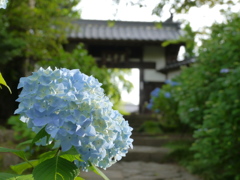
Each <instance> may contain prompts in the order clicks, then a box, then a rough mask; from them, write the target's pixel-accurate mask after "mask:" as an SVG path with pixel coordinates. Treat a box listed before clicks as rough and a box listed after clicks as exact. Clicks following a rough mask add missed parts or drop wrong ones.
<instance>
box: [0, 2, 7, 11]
mask: <svg viewBox="0 0 240 180" xmlns="http://www.w3.org/2000/svg"><path fill="white" fill-rule="evenodd" d="M7 3H8V0H0V9H1V8H3V9H6V7H7Z"/></svg>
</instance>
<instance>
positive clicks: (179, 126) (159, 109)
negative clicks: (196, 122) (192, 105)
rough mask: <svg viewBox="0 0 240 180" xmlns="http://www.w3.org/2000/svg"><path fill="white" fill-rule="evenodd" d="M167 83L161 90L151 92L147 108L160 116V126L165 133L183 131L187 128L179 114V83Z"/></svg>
mask: <svg viewBox="0 0 240 180" xmlns="http://www.w3.org/2000/svg"><path fill="white" fill-rule="evenodd" d="M166 83H167V84H166V85H164V86H163V87H162V88H161V89H160V88H156V89H155V90H153V91H152V92H151V99H150V103H149V104H148V106H147V108H148V109H150V110H152V111H153V112H155V113H157V114H159V115H160V118H159V121H160V125H161V126H162V129H163V130H164V131H165V132H166V131H173V130H174V131H182V130H183V129H185V127H187V126H186V125H184V124H183V123H182V122H181V121H180V118H179V115H178V114H177V110H178V102H177V101H176V100H175V91H176V89H177V88H178V86H179V83H177V82H174V81H169V80H168V81H166Z"/></svg>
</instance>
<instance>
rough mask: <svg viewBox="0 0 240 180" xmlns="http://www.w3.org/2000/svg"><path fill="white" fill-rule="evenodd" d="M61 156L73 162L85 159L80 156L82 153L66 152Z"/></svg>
mask: <svg viewBox="0 0 240 180" xmlns="http://www.w3.org/2000/svg"><path fill="white" fill-rule="evenodd" d="M60 157H61V158H64V159H66V160H68V161H70V162H73V161H74V160H78V161H83V160H82V159H81V158H80V155H71V154H64V155H61V156H60Z"/></svg>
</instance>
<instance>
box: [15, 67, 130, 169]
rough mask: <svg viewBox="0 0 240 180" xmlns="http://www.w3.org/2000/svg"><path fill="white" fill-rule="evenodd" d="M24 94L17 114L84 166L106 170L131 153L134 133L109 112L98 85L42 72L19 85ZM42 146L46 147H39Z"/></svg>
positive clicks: (73, 73) (77, 76) (69, 73)
mask: <svg viewBox="0 0 240 180" xmlns="http://www.w3.org/2000/svg"><path fill="white" fill-rule="evenodd" d="M18 88H23V89H22V91H21V94H20V95H19V98H18V99H17V101H18V102H20V104H19V107H18V109H17V110H16V111H15V114H20V115H21V121H23V122H25V123H27V125H28V127H29V128H31V129H32V130H33V131H34V132H36V133H37V132H39V131H40V130H41V129H42V128H45V130H46V132H47V133H48V134H49V135H50V136H51V138H52V140H53V139H54V142H55V147H56V148H59V147H61V149H62V151H68V150H69V149H70V148H72V147H75V148H76V150H77V151H78V152H79V154H81V158H82V159H83V160H84V162H82V161H81V162H80V161H79V162H76V164H77V165H78V166H79V167H81V168H82V169H83V170H86V168H87V167H88V166H89V162H90V163H92V164H94V165H96V166H98V167H101V168H107V167H109V166H111V165H112V164H114V163H115V162H116V161H118V160H120V159H121V158H122V157H123V156H125V155H126V153H127V152H128V149H129V147H131V148H132V142H133V140H132V139H131V138H130V136H131V131H132V128H131V127H130V126H129V124H128V122H127V121H125V120H124V118H123V117H122V115H121V114H120V113H119V112H118V111H116V110H113V109H112V103H111V102H110V101H109V98H108V97H106V96H105V95H104V91H103V89H102V88H101V83H99V82H98V80H97V79H95V78H94V77H92V76H87V75H85V74H83V73H81V72H80V71H79V70H68V69H64V68H63V69H55V70H52V69H51V68H48V69H43V68H40V69H39V70H38V71H37V72H34V73H33V74H32V75H31V76H29V77H23V78H21V79H20V83H19V85H18ZM39 144H41V145H46V141H45V143H44V141H43V142H40V143H39Z"/></svg>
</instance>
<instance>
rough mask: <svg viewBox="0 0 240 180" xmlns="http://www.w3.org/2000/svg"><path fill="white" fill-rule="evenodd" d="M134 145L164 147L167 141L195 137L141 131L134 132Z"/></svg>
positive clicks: (190, 139)
mask: <svg viewBox="0 0 240 180" xmlns="http://www.w3.org/2000/svg"><path fill="white" fill-rule="evenodd" d="M131 138H133V140H134V141H133V146H152V147H162V146H163V145H165V144H167V143H171V142H174V141H192V140H193V138H192V137H191V136H190V135H167V134H166V135H160V136H150V135H144V134H141V133H133V135H132V137H131Z"/></svg>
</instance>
